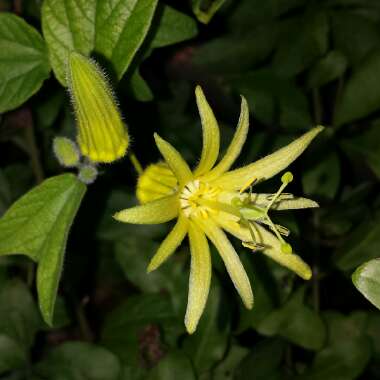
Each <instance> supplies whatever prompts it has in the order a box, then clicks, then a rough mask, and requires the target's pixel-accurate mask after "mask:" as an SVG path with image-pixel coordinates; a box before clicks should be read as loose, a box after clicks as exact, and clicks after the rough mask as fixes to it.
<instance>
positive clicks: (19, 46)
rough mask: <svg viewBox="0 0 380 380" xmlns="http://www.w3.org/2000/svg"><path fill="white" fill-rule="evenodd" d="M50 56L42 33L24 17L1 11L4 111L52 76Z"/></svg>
mask: <svg viewBox="0 0 380 380" xmlns="http://www.w3.org/2000/svg"><path fill="white" fill-rule="evenodd" d="M49 72H50V65H49V58H48V55H47V50H46V46H45V43H44V41H43V39H42V37H41V35H40V34H39V33H38V32H37V31H36V30H35V29H34V28H33V27H32V26H30V25H28V24H27V23H26V22H25V21H24V20H23V19H22V18H20V17H18V16H16V15H14V14H10V13H1V14H0V113H3V112H6V111H9V110H12V109H14V108H17V107H18V106H20V105H21V104H23V103H24V102H25V101H27V100H28V99H29V98H30V97H31V96H32V95H33V94H35V93H36V92H37V91H38V90H39V89H40V88H41V86H42V82H43V81H44V80H45V79H46V78H48V76H49Z"/></svg>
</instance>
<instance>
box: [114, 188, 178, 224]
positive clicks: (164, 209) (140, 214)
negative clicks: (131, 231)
mask: <svg viewBox="0 0 380 380" xmlns="http://www.w3.org/2000/svg"><path fill="white" fill-rule="evenodd" d="M178 205H179V203H178V194H173V195H169V196H168V197H164V198H160V199H157V200H155V201H152V202H148V203H145V204H143V205H141V206H135V207H131V208H127V209H125V210H122V211H119V212H117V213H116V214H115V215H114V216H113V217H114V218H115V219H116V220H118V221H119V222H124V223H134V224H159V223H164V222H168V221H169V220H172V219H174V218H175V217H176V216H177V215H178Z"/></svg>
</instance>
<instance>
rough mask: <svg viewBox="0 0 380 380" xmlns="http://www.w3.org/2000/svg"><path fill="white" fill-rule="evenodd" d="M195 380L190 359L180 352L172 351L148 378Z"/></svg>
mask: <svg viewBox="0 0 380 380" xmlns="http://www.w3.org/2000/svg"><path fill="white" fill-rule="evenodd" d="M178 379H181V380H195V379H196V377H195V373H194V370H193V367H192V365H191V362H190V360H189V358H188V357H187V356H186V355H185V354H183V353H182V352H180V351H174V350H173V351H171V352H170V353H169V354H167V355H166V356H165V357H164V358H163V359H161V360H160V361H159V363H158V365H157V366H156V367H154V368H153V369H152V371H151V372H150V373H149V376H147V380H178Z"/></svg>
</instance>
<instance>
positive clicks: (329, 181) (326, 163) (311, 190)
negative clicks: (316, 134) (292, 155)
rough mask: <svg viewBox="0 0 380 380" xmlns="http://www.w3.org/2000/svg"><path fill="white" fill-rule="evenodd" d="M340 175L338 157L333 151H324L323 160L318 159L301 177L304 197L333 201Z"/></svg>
mask: <svg viewBox="0 0 380 380" xmlns="http://www.w3.org/2000/svg"><path fill="white" fill-rule="evenodd" d="M324 150H325V147H324ZM340 174H341V173H340V161H339V156H338V155H337V153H336V152H334V151H332V152H326V151H325V155H324V157H323V159H319V160H318V161H317V162H316V164H315V165H313V166H312V167H311V168H310V169H309V170H308V171H306V172H305V173H303V175H302V186H303V189H304V192H305V195H307V196H311V197H319V198H322V199H333V198H334V197H335V194H336V193H337V191H338V188H339V184H340V177H341V176H340Z"/></svg>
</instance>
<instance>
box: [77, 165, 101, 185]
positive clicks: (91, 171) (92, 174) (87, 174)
mask: <svg viewBox="0 0 380 380" xmlns="http://www.w3.org/2000/svg"><path fill="white" fill-rule="evenodd" d="M97 176H98V169H96V167H95V166H93V165H91V164H84V165H82V166H81V167H80V169H79V173H78V178H79V180H80V181H82V182H83V183H85V184H86V185H90V184H91V183H93V182H94V181H95V180H96V177H97Z"/></svg>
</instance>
